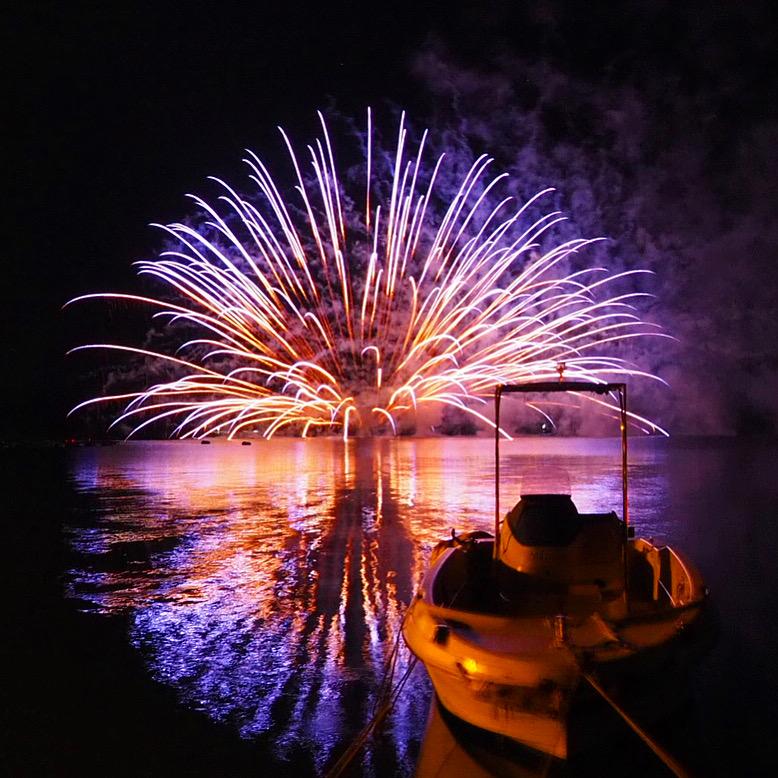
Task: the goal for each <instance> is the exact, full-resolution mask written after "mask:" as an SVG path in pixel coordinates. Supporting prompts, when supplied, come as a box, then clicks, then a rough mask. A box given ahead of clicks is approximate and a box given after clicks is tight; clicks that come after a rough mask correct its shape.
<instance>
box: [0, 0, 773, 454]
mask: <svg viewBox="0 0 778 778" xmlns="http://www.w3.org/2000/svg"><path fill="white" fill-rule="evenodd" d="M125 5H126V7H123V8H119V7H113V6H112V5H110V4H105V5H102V6H99V5H92V4H89V5H87V4H64V3H63V4H53V3H51V4H49V3H34V4H30V5H29V6H28V7H26V8H25V10H24V11H19V10H17V11H16V12H15V13H14V14H11V15H10V16H8V15H7V16H6V24H5V25H4V26H5V36H4V37H5V40H4V42H3V50H4V53H5V55H6V57H7V62H6V63H5V65H4V67H3V70H4V73H5V76H6V79H7V81H8V86H7V88H6V90H5V95H4V103H5V108H6V110H5V112H4V113H5V121H4V124H5V126H6V129H7V130H10V141H8V142H6V144H4V146H5V149H6V152H7V156H8V160H7V161H8V163H9V167H8V174H7V175H6V177H5V183H6V198H5V207H4V214H5V216H6V221H5V228H4V230H3V232H4V249H5V251H4V253H3V256H2V262H3V265H4V267H3V278H4V282H3V288H4V289H5V296H6V297H7V298H8V304H7V305H6V306H4V314H3V318H4V321H3V332H4V356H5V362H6V371H5V373H6V374H5V377H4V384H5V386H6V388H7V390H9V397H10V408H9V409H10V413H8V414H7V415H6V420H5V422H6V426H5V429H4V430H3V432H2V433H0V437H2V438H10V439H14V438H28V437H29V438H35V437H39V438H40V437H44V438H59V437H62V436H63V435H65V434H66V433H70V432H72V431H73V429H74V428H73V427H72V426H68V425H66V423H65V420H64V416H65V413H66V411H67V409H68V407H69V406H70V405H72V404H73V403H74V402H76V401H77V400H80V399H84V397H83V395H82V394H81V393H82V392H83V391H84V384H85V378H84V375H85V374H86V373H89V371H94V370H95V365H96V362H95V360H94V359H92V361H91V362H90V361H89V360H87V359H85V358H84V357H83V356H78V357H67V358H66V357H65V352H66V350H67V349H68V348H70V347H72V346H74V345H77V344H78V343H82V342H85V341H89V340H94V339H95V330H96V329H97V330H98V331H99V334H100V336H102V335H104V334H105V332H106V329H108V328H110V327H115V328H116V329H115V330H113V331H114V332H118V333H119V335H118V336H117V337H121V335H123V334H129V333H134V335H135V337H136V341H137V336H138V334H140V337H141V338H142V336H143V326H144V325H143V324H142V322H141V321H139V320H138V318H137V315H136V314H134V313H132V312H130V311H127V310H120V309H117V308H115V307H114V308H113V309H108V310H106V309H103V311H102V312H100V311H99V310H97V309H94V308H90V309H89V310H84V309H69V310H67V311H65V312H62V311H61V306H62V304H63V303H64V302H65V301H66V300H68V299H69V298H70V297H72V296H75V295H77V294H81V293H86V292H92V291H139V290H141V289H144V287H142V286H141V285H140V282H139V281H138V280H137V279H136V278H135V276H134V272H133V270H132V268H131V262H132V261H134V260H136V259H140V258H147V257H149V256H152V255H153V254H154V252H155V251H156V250H158V249H159V247H160V237H159V235H158V233H156V232H155V231H153V230H151V229H150V228H149V227H148V226H147V225H148V223H149V222H154V221H161V222H166V221H171V220H177V219H180V218H182V217H184V216H185V215H186V213H187V209H188V205H187V203H186V201H185V199H184V195H185V193H187V192H205V191H207V187H206V185H205V179H206V176H208V175H219V176H221V177H223V178H225V179H227V180H230V181H236V182H241V183H242V182H244V181H245V180H246V179H245V174H244V172H243V170H242V166H241V163H240V159H241V156H242V150H243V149H244V148H246V147H250V148H252V149H254V150H255V151H257V152H258V153H259V154H260V155H261V156H262V157H263V159H264V160H265V161H266V162H267V163H268V165H269V166H270V167H271V168H276V167H283V168H284V169H285V166H286V158H285V154H284V151H283V147H282V145H281V143H280V142H279V139H278V136H277V131H276V129H275V128H276V125H281V126H283V127H284V128H285V129H287V130H288V131H289V132H290V134H291V135H292V136H293V137H294V138H296V139H297V140H298V141H299V142H303V141H305V142H307V141H309V140H310V139H311V138H312V137H313V135H314V133H315V131H316V115H315V112H316V110H317V109H322V110H324V111H325V112H330V111H332V112H338V113H340V114H343V115H346V116H352V117H354V118H355V119H356V120H357V121H358V122H362V121H363V117H364V111H365V107H366V106H367V105H372V106H373V107H374V109H375V110H376V111H377V112H378V113H379V115H380V116H382V117H383V121H384V122H385V126H386V128H387V130H388V131H389V132H388V134H391V131H392V130H393V127H394V121H395V119H394V117H395V113H396V110H397V108H404V109H406V110H407V111H408V112H409V115H410V116H411V119H412V122H413V127H414V128H415V129H417V130H418V129H419V128H423V127H425V126H429V127H431V128H432V130H433V133H435V134H436V137H437V139H438V140H437V141H436V142H437V143H438V144H439V146H440V147H443V146H444V145H446V144H450V145H451V146H452V147H455V148H459V149H462V148H467V149H469V150H472V151H473V152H475V153H480V152H481V151H487V152H489V153H491V154H493V155H494V156H495V157H496V159H497V162H498V163H499V165H500V166H501V167H502V168H504V169H507V170H509V171H510V172H511V174H512V177H513V178H514V180H515V181H516V184H515V186H516V191H517V193H522V192H530V193H531V190H532V191H534V190H535V189H536V188H542V187H543V186H555V187H557V188H558V189H559V192H560V195H559V197H560V205H562V206H563V207H564V208H565V210H566V211H567V212H568V213H569V214H570V216H571V221H572V223H573V225H574V226H575V227H576V228H579V229H580V231H581V233H583V234H585V235H587V236H593V235H600V234H604V235H608V236H609V237H610V238H612V242H611V248H610V252H611V258H612V264H613V266H614V267H620V266H625V267H634V266H643V267H648V268H650V269H652V270H654V271H655V272H656V274H657V275H656V278H655V281H654V282H653V284H654V285H653V287H652V288H651V289H650V291H652V292H654V293H655V294H656V295H657V299H656V302H655V303H652V304H651V306H650V308H649V309H647V311H646V314H647V316H648V318H650V319H652V320H655V321H659V322H660V323H662V324H663V325H664V326H665V328H666V329H667V331H668V332H670V333H671V334H673V335H675V336H676V337H677V338H678V342H677V343H675V344H668V343H667V342H664V343H662V344H661V346H660V345H654V346H651V347H650V348H648V349H647V350H646V351H644V352H641V353H640V354H637V356H638V357H639V358H640V359H641V360H643V361H644V362H645V364H643V366H644V367H646V368H647V369H654V370H656V371H657V372H658V373H659V374H660V375H661V376H662V377H664V378H665V379H667V380H668V381H669V382H670V383H671V389H669V390H662V391H661V392H652V393H651V394H650V395H648V396H647V397H645V398H644V403H649V404H651V405H652V406H653V410H654V415H655V417H658V419H659V420H660V421H663V422H664V423H665V424H667V425H668V426H669V427H670V429H671V431H678V432H705V433H719V432H720V433H772V432H775V431H776V428H778V349H776V345H775V344H776V343H778V316H777V315H776V311H777V310H778V284H777V283H776V278H777V276H778V273H777V272H776V269H775V262H776V260H777V259H778V226H777V225H776V220H775V215H774V211H775V207H776V204H778V197H776V194H777V191H776V188H777V187H778V183H776V182H777V181H778V165H776V156H777V155H778V151H777V149H778V117H777V116H776V112H777V111H778V108H777V107H776V106H778V101H776V99H775V98H776V94H775V93H776V81H775V72H776V69H775V54H774V52H775V51H776V45H777V44H778V40H776V39H777V38H778V34H777V28H776V22H775V15H774V11H773V10H772V9H771V4H769V3H743V2H741V3H737V4H727V5H726V6H723V5H722V8H719V7H718V4H712V3H707V2H700V3H676V2H636V3H628V4H601V3H585V4H584V3H580V4H565V3H561V2H503V3H483V2H463V3H454V4H451V5H448V6H444V5H443V4H437V5H435V6H434V7H424V8H420V7H417V6H416V5H408V6H403V5H399V4H394V3H380V4H372V5H369V4H354V5H353V6H350V7H345V6H340V5H333V4H328V3H321V4H317V5H315V6H314V5H313V4H294V3H278V4H266V3H261V4H253V5H251V6H250V7H251V9H252V10H246V9H245V8H243V9H242V10H238V6H234V7H228V6H225V5H224V4H200V3H187V4H179V5H178V7H176V8H175V9H173V8H168V9H167V10H162V9H161V7H160V4H141V3H133V4H125ZM268 6H272V7H273V8H274V9H275V10H267V7H268ZM260 9H261V10H260ZM125 318H126V321H125V320H124V319H125ZM133 328H135V329H133ZM92 378H94V375H92ZM7 404H9V403H8V401H7ZM79 431H80V432H82V431H83V430H79ZM92 432H99V431H97V430H94V431H92Z"/></svg>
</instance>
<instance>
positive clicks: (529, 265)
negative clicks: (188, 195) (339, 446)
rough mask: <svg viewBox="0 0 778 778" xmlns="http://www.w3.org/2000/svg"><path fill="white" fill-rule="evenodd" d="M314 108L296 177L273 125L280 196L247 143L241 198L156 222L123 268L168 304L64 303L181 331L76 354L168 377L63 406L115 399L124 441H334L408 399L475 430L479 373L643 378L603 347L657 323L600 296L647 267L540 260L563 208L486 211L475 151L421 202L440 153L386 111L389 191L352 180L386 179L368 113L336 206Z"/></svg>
mask: <svg viewBox="0 0 778 778" xmlns="http://www.w3.org/2000/svg"><path fill="white" fill-rule="evenodd" d="M319 118H320V119H321V126H322V138H321V139H319V140H317V141H316V143H315V144H314V146H309V147H308V152H309V154H310V163H311V169H312V172H311V173H310V174H309V175H307V176H306V175H304V174H303V172H302V170H301V167H300V164H299V162H298V159H297V157H296V155H295V153H294V150H293V148H292V145H291V143H290V142H289V140H288V138H287V136H286V135H285V134H284V133H283V131H282V135H283V138H284V141H285V143H286V145H287V147H288V150H289V154H290V157H291V161H292V164H293V167H294V171H295V176H296V179H297V187H296V188H297V194H298V197H299V198H300V200H299V202H298V204H297V206H296V207H293V206H292V205H291V204H287V202H286V201H285V200H284V198H282V196H281V194H280V192H279V189H278V187H277V186H276V184H275V183H274V180H273V179H272V178H271V176H270V174H269V172H268V170H267V168H266V167H265V166H264V165H263V163H262V162H261V161H260V160H259V158H258V157H257V156H256V155H255V154H253V153H251V152H249V156H248V158H247V159H246V160H245V162H246V164H247V165H248V166H249V168H250V170H251V180H252V181H253V182H254V183H255V184H256V187H257V190H258V194H259V196H254V197H250V198H245V197H242V196H241V195H239V194H238V193H237V192H236V190H235V189H233V188H232V187H231V186H229V185H228V184H226V183H225V182H223V181H219V180H218V179H214V180H216V181H217V182H218V184H219V185H220V186H221V187H222V188H223V194H222V196H221V197H220V198H219V203H218V206H212V205H209V204H208V203H207V202H205V201H204V200H202V199H200V198H198V197H194V198H193V199H194V201H195V203H196V204H197V205H198V207H199V208H200V209H201V210H202V212H203V213H204V214H206V219H205V220H204V221H203V223H202V224H201V226H200V227H199V228H193V227H191V226H189V225H187V224H170V225H167V226H164V227H162V229H163V230H165V231H166V232H167V233H168V235H169V236H171V237H172V238H173V239H174V240H175V247H174V248H171V249H170V250H167V251H164V252H162V253H161V254H160V256H159V258H158V259H156V260H153V261H143V262H140V263H138V266H139V268H140V270H139V272H140V274H141V275H151V276H154V277H156V278H158V279H161V280H162V281H163V282H164V283H165V284H166V285H167V286H168V287H169V288H170V289H171V290H172V291H173V292H174V294H175V299H176V300H177V302H176V303H170V302H165V301H163V300H157V299H153V298H150V297H142V296H137V295H129V294H108V293H106V294H90V295H84V296H82V297H78V298H76V299H75V300H72V301H71V302H75V301H77V300H85V299H92V298H118V299H123V300H133V301H136V302H140V303H144V304H148V305H151V306H154V307H157V308H159V309H161V311H160V312H158V313H157V314H156V316H161V317H166V318H167V319H168V320H169V322H170V323H171V324H175V325H179V326H180V325H181V324H184V325H185V326H184V327H183V328H181V329H183V330H184V331H186V330H191V329H192V328H193V327H194V328H196V330H197V331H198V333H199V336H198V337H195V338H189V336H188V335H187V336H186V337H185V342H183V343H182V344H181V345H180V346H179V347H178V349H177V350H176V351H174V353H168V354H166V353H160V352H157V351H152V350H148V349H144V348H136V347H130V346H121V345H114V344H91V345H86V346H81V347H80V349H94V348H101V349H105V348H107V349H114V350H118V351H126V352H131V353H134V354H136V355H141V356H145V357H151V358H153V359H155V360H161V361H163V362H164V363H166V364H168V365H169V366H170V367H171V368H172V370H173V371H174V373H173V374H174V375H175V376H176V377H175V378H172V379H171V380H165V381H162V382H160V383H156V384H154V385H153V386H150V387H148V388H146V389H143V390H142V391H137V392H131V393H128V394H116V395H110V396H106V397H98V398H95V399H92V400H88V401H87V402H84V403H81V404H80V405H78V406H76V408H74V410H77V409H78V408H82V407H84V406H87V405H90V404H92V403H100V402H107V401H113V400H125V401H129V403H128V405H127V406H126V408H125V410H124V412H123V413H122V414H121V415H120V416H119V417H118V418H117V419H116V421H114V424H116V423H118V422H121V421H125V420H131V421H132V422H133V423H134V425H135V426H134V428H133V430H132V432H131V433H130V434H134V433H136V432H138V431H140V430H142V429H143V428H145V427H147V426H148V425H151V424H153V423H155V422H159V421H162V420H167V421H168V422H170V421H172V422H173V423H174V424H175V428H174V430H173V435H174V436H179V437H202V436H204V435H213V434H226V435H227V436H229V437H233V436H235V435H237V434H239V433H241V431H244V432H245V431H246V430H247V429H251V430H253V429H255V428H259V429H262V431H263V433H264V435H265V436H266V437H268V438H269V437H271V436H272V435H273V434H275V433H276V432H278V431H280V430H285V431H287V432H295V433H299V434H302V435H303V436H305V435H306V434H307V433H309V432H310V431H311V429H312V428H314V427H324V428H327V429H328V430H337V431H340V432H342V434H343V436H344V438H346V437H348V436H349V435H350V434H353V433H354V432H356V431H359V432H361V433H363V434H368V433H377V432H378V433H380V432H384V431H387V432H388V431H391V432H394V433H397V431H398V429H399V425H400V423H401V421H402V420H403V418H404V417H409V416H411V417H412V416H413V415H415V414H416V413H418V411H419V410H420V408H421V407H422V406H427V405H436V406H438V407H441V406H450V407H453V408H455V409H460V411H461V412H464V413H466V414H470V415H472V416H475V417H478V418H479V419H482V420H483V421H484V422H486V423H487V424H492V422H491V421H490V420H489V419H488V418H486V417H485V416H483V415H482V414H481V413H480V412H479V411H478V410H477V409H476V407H475V406H478V405H479V404H483V403H484V402H485V400H484V397H486V396H488V395H489V394H490V393H491V392H492V390H493V388H494V386H495V384H497V383H514V382H519V381H524V380H528V379H536V380H544V379H556V378H558V377H559V375H560V368H559V366H560V364H562V363H564V375H565V377H566V378H570V379H576V380H587V381H594V382H596V381H603V380H606V379H607V378H613V376H614V375H633V376H635V375H639V376H646V375H647V374H646V373H644V372H642V371H640V370H638V369H636V368H635V367H634V366H632V365H631V364H629V363H627V362H625V361H624V360H623V359H621V358H618V357H616V356H608V355H607V353H606V352H607V347H608V344H610V343H613V342H616V341H622V340H624V339H626V338H632V337H642V336H646V335H656V334H658V333H657V332H656V329H655V327H654V325H650V324H647V323H645V322H642V321H641V320H640V318H639V316H637V315H636V313H635V311H634V309H633V307H632V305H631V302H632V301H633V300H634V298H636V297H640V296H644V295H643V293H640V292H628V293H623V294H618V295H615V296H608V295H607V294H603V293H605V292H607V290H608V289H609V288H613V285H614V282H616V281H617V280H618V279H622V278H624V277H625V276H629V275H633V274H635V273H644V272H648V271H643V270H634V271H628V272H623V273H617V274H609V273H608V272H606V271H605V270H604V269H603V268H599V267H597V268H589V269H586V270H578V271H576V272H571V271H564V270H563V267H564V266H565V264H566V261H567V260H568V259H569V258H570V256H571V255H572V254H573V253H575V252H578V251H580V250H581V249H582V248H584V247H585V246H587V245H589V244H590V243H593V242H594V241H593V240H587V239H582V238H579V239H575V240H569V241H567V242H564V243H562V244H560V245H557V246H555V247H554V248H551V249H550V250H546V251H544V252H543V253H541V252H540V250H539V249H540V243H539V242H540V240H541V238H543V237H544V236H545V235H546V233H547V232H548V231H549V230H550V229H551V228H552V227H553V226H554V225H555V224H557V223H558V222H560V221H562V220H563V219H564V217H563V216H561V215H560V214H559V213H558V212H554V213H549V214H547V215H545V216H543V217H541V218H539V219H537V220H532V219H528V218H527V212H528V209H529V206H531V205H532V204H533V203H534V202H535V201H536V200H537V199H538V198H539V197H541V196H542V195H543V194H546V192H548V191H550V190H545V191H544V192H540V193H538V194H537V195H536V196H535V197H534V198H532V199H531V200H530V201H529V202H528V203H526V204H525V205H524V206H522V207H521V208H519V209H518V210H517V209H516V208H515V206H512V205H511V199H510V198H505V199H503V200H501V201H499V202H496V203H494V202H493V201H492V198H493V191H494V188H495V185H496V184H497V183H498V182H499V181H500V179H502V178H503V176H497V177H494V178H492V177H490V176H488V175H487V169H488V167H489V165H490V163H491V159H489V158H488V157H486V156H481V157H479V158H478V159H476V161H475V162H474V163H473V165H472V166H471V168H470V169H469V171H468V172H467V173H466V175H465V176H464V179H463V180H462V182H461V185H460V187H459V189H458V191H457V192H456V194H455V196H454V197H453V198H452V199H451V200H450V203H449V204H448V205H447V207H446V208H445V209H443V212H442V215H441V214H440V213H439V212H437V213H436V210H437V209H436V208H435V207H434V205H433V204H432V202H431V201H432V197H433V188H434V186H435V181H436V178H438V176H439V173H440V171H441V165H442V163H443V156H441V157H440V158H439V159H438V160H437V163H436V164H435V166H434V168H433V170H432V172H431V173H430V174H429V175H428V174H426V173H425V171H424V169H423V166H422V153H423V149H424V145H425V139H426V133H425V135H424V136H423V137H422V140H421V142H420V144H419V147H418V149H417V150H416V153H415V154H413V155H410V156H409V154H408V149H407V143H408V137H407V130H406V129H405V127H404V117H403V118H402V119H401V121H400V128H399V136H398V141H397V148H396V152H395V154H394V162H393V165H392V171H391V176H389V178H390V180H389V182H388V186H387V190H389V188H390V192H389V191H387V196H386V199H387V201H388V202H387V203H386V204H385V205H384V206H380V205H379V206H377V207H375V209H374V210H373V207H372V205H371V190H372V192H373V193H374V194H375V193H376V191H377V190H378V189H380V188H381V184H383V183H385V182H384V181H382V180H379V181H377V182H376V181H373V180H372V179H371V168H372V167H373V166H374V162H375V160H374V158H373V149H372V141H371V136H372V130H371V121H370V112H369V111H368V132H367V164H366V187H365V189H366V195H365V208H364V214H363V215H361V216H359V215H356V216H355V215H354V211H355V210H356V209H355V208H354V206H353V203H352V202H351V200H349V199H348V198H347V196H346V193H345V191H344V189H343V188H342V187H341V185H340V183H339V181H338V176H337V172H336V166H335V161H334V154H333V149H332V145H331V143H330V138H329V135H328V133H327V127H326V124H325V122H324V119H323V117H322V116H321V114H320V115H319ZM360 188H361V187H360ZM526 222H529V223H526ZM160 226H161V225H160ZM173 331H176V330H175V328H174V330H173ZM75 350H79V349H75ZM648 377H653V376H648ZM606 405H607V403H606ZM533 407H534V406H533ZM537 410H539V411H540V409H539V408H537ZM540 412H541V413H542V411H540ZM543 415H544V416H545V414H543ZM636 418H637V419H638V420H639V421H640V422H642V423H644V424H645V425H647V426H648V427H650V428H652V429H657V428H656V427H655V426H654V425H652V424H651V423H650V422H647V421H646V420H644V419H640V418H639V417H636Z"/></svg>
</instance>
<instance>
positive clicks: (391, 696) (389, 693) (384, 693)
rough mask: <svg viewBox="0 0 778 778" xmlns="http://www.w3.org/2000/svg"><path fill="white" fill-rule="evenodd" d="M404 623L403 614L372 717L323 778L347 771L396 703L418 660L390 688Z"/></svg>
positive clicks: (334, 776) (336, 776) (335, 776)
mask: <svg viewBox="0 0 778 778" xmlns="http://www.w3.org/2000/svg"><path fill="white" fill-rule="evenodd" d="M404 623H405V614H403V618H402V620H401V621H400V629H398V630H397V637H396V638H395V641H394V647H393V648H392V652H391V654H390V655H389V659H388V660H387V663H386V668H385V669H384V675H383V677H382V679H381V684H380V685H379V687H378V694H377V695H376V701H375V704H374V705H373V715H372V717H371V719H370V721H368V723H367V724H366V725H365V726H364V727H363V729H362V730H361V731H360V733H359V734H358V735H357V736H356V737H355V738H354V740H352V741H351V744H350V745H349V747H348V748H347V749H346V750H345V751H344V752H343V753H342V754H341V755H340V758H339V759H338V761H337V762H335V764H334V765H333V766H332V767H331V768H330V769H329V770H328V771H327V773H326V775H325V778H339V776H341V775H343V773H344V772H345V771H346V770H347V769H348V767H349V766H350V765H351V763H352V762H353V761H354V759H355V758H356V756H357V755H358V754H359V752H360V751H361V750H362V748H363V747H364V746H365V744H366V743H367V741H368V740H369V739H370V737H371V736H372V734H373V733H374V732H375V731H376V730H377V729H378V727H379V726H380V725H381V723H382V722H383V720H384V719H385V718H386V716H387V715H388V713H389V711H391V710H392V708H393V707H394V704H395V703H396V702H397V699H398V697H399V696H400V693H401V692H402V690H403V687H404V686H405V682H406V681H407V680H408V678H409V677H410V675H411V673H412V672H413V670H414V668H415V667H416V663H417V662H418V659H417V658H416V657H415V656H413V657H411V661H410V662H409V663H408V666H407V667H406V668H405V672H404V673H403V674H402V677H401V678H400V679H399V681H397V683H396V684H394V686H392V679H393V678H394V673H395V670H396V668H397V657H398V656H399V653H400V645H401V638H402V625H403V624H404Z"/></svg>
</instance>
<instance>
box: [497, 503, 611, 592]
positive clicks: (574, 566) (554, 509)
mask: <svg viewBox="0 0 778 778" xmlns="http://www.w3.org/2000/svg"><path fill="white" fill-rule="evenodd" d="M625 539H626V533H625V528H624V523H623V522H622V521H620V520H619V518H618V517H617V516H616V514H615V513H613V512H610V513H579V512H578V509H577V508H576V506H575V504H574V503H573V501H572V499H571V497H570V495H569V494H526V495H522V497H521V499H520V500H519V502H518V503H517V504H516V506H515V507H514V508H513V510H511V511H510V513H509V514H508V515H507V517H506V520H505V521H504V522H503V523H502V528H501V532H500V556H499V559H500V562H502V564H504V565H506V566H507V567H509V568H511V569H512V570H514V571H516V572H519V573H524V574H526V575H530V576H533V577H537V578H540V579H542V580H545V581H547V582H549V583H555V584H562V585H566V586H586V585H595V586H597V587H598V588H599V589H600V590H601V591H602V592H603V593H605V592H613V593H616V592H621V591H623V588H624V544H625Z"/></svg>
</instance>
